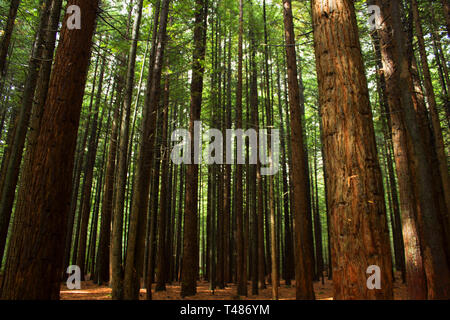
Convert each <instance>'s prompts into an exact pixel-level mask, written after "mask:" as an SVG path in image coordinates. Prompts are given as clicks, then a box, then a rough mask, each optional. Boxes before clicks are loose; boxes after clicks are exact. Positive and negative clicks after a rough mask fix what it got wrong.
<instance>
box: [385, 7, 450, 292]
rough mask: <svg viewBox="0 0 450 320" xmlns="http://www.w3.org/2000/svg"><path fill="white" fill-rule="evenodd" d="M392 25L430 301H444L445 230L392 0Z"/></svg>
mask: <svg viewBox="0 0 450 320" xmlns="http://www.w3.org/2000/svg"><path fill="white" fill-rule="evenodd" d="M390 14H391V17H392V26H393V29H394V43H395V45H396V48H397V50H396V54H395V58H396V61H397V63H398V68H399V87H400V92H401V102H402V105H403V107H404V113H405V125H406V129H407V131H408V133H409V134H410V135H411V141H413V142H414V143H412V146H411V149H412V150H411V153H412V158H413V165H412V166H413V171H414V175H415V179H416V184H415V188H416V194H417V199H418V200H419V202H420V210H418V221H419V226H420V228H421V230H420V232H421V237H422V239H421V248H422V253H423V260H424V263H425V274H426V277H427V287H428V298H429V299H445V298H448V296H449V281H450V275H449V269H448V265H447V261H446V258H445V251H444V248H443V239H442V229H441V226H440V225H439V223H438V217H437V215H438V212H437V206H436V203H435V199H434V197H433V194H432V193H431V192H430V190H433V182H432V176H433V174H432V169H431V168H430V167H429V164H428V155H427V152H426V151H425V150H427V148H426V144H427V143H428V142H425V141H426V140H424V137H423V136H422V134H421V133H422V132H421V130H420V128H419V125H418V124H417V121H418V119H419V122H420V115H418V118H416V113H415V112H416V111H415V110H414V105H413V101H412V97H411V94H410V90H411V88H410V87H411V84H410V72H409V65H408V60H407V59H406V58H405V57H406V56H407V50H406V48H405V42H404V41H405V35H404V32H403V30H402V24H401V17H400V5H399V2H397V1H393V2H392V5H391V12H390Z"/></svg>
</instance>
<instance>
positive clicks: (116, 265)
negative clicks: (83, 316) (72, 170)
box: [111, 0, 143, 299]
mask: <svg viewBox="0 0 450 320" xmlns="http://www.w3.org/2000/svg"><path fill="white" fill-rule="evenodd" d="M142 7H143V0H139V2H138V4H137V6H136V16H135V19H134V24H133V31H132V42H131V46H130V52H129V55H128V69H127V77H126V84H125V97H124V103H123V109H122V120H121V122H122V124H121V126H120V145H119V150H118V151H119V154H118V161H117V170H118V171H117V181H116V195H115V205H114V211H113V212H114V217H113V229H112V242H111V251H112V255H111V258H112V261H111V263H112V281H111V286H112V289H113V290H112V291H113V292H112V298H113V299H122V298H123V297H124V291H125V290H124V279H123V272H124V267H123V261H122V260H123V259H122V233H123V210H124V204H125V191H126V182H127V168H128V161H130V159H128V139H129V131H130V114H131V103H132V99H133V88H134V76H135V74H134V70H135V66H136V53H137V45H138V39H139V31H140V25H141V17H142Z"/></svg>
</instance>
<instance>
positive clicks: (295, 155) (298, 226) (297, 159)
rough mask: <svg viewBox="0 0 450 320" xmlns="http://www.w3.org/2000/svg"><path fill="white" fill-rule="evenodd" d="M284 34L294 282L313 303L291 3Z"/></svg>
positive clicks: (287, 1)
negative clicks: (287, 89)
mask: <svg viewBox="0 0 450 320" xmlns="http://www.w3.org/2000/svg"><path fill="white" fill-rule="evenodd" d="M283 7H284V11H283V12H284V30H285V39H286V58H287V61H286V62H287V70H288V88H289V107H290V125H291V136H290V141H291V146H292V149H291V153H292V155H291V158H292V160H291V161H292V162H291V163H292V165H291V168H290V171H291V181H292V185H291V188H292V189H293V191H292V206H291V208H292V209H293V213H294V234H295V247H294V248H295V260H296V261H295V282H296V298H297V299H314V289H313V283H312V277H313V274H312V273H310V272H308V270H312V269H313V261H312V260H311V255H310V254H309V249H308V248H307V244H308V243H309V241H308V231H307V226H308V219H309V218H308V205H307V204H308V202H309V201H310V199H309V197H308V193H307V189H308V182H307V179H308V177H307V176H306V169H305V167H307V166H308V160H307V159H306V158H305V153H304V142H303V128H302V117H301V113H300V90H299V85H298V75H297V62H296V53H295V45H294V44H295V35H294V25H293V18H292V7H291V1H290V0H283Z"/></svg>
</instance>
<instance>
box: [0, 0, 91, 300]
mask: <svg viewBox="0 0 450 320" xmlns="http://www.w3.org/2000/svg"><path fill="white" fill-rule="evenodd" d="M68 5H78V6H79V7H80V8H81V10H82V12H83V13H84V20H83V21H84V25H83V26H84V28H83V30H68V29H67V27H66V23H65V21H64V23H63V27H62V31H61V38H60V42H59V47H58V50H57V53H56V60H55V64H54V69H53V75H52V77H51V80H50V85H49V91H48V96H47V102H46V105H45V111H44V113H43V115H42V126H41V132H40V134H39V136H38V138H37V143H36V149H35V151H34V154H33V157H32V159H31V161H32V162H33V163H34V165H33V166H32V168H31V169H30V171H27V172H24V173H23V175H22V178H21V179H22V183H21V186H20V189H19V194H21V195H22V196H23V197H22V196H21V197H19V199H20V200H21V201H19V202H18V203H17V208H16V212H15V220H14V224H13V229H12V235H11V240H10V241H11V242H10V243H11V247H10V250H9V251H8V257H7V263H6V268H5V276H4V279H3V283H2V292H1V298H2V299H57V298H58V297H59V286H60V284H59V279H60V275H61V273H62V268H63V265H62V261H63V254H64V238H65V233H66V219H67V214H68V211H69V201H70V193H71V180H70V179H67V177H70V176H71V174H72V170H73V163H74V153H75V145H76V136H77V129H78V124H79V119H80V112H81V104H82V98H83V90H84V85H85V81H86V75H87V69H88V63H89V58H90V54H91V41H92V35H93V32H94V25H95V21H96V12H97V5H98V2H97V1H87V0H72V1H69V3H68ZM43 221H45V223H44V222H43ZM30 243H34V244H35V245H33V246H30ZM30 261H33V263H29V262H30Z"/></svg>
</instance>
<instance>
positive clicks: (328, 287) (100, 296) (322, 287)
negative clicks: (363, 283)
mask: <svg viewBox="0 0 450 320" xmlns="http://www.w3.org/2000/svg"><path fill="white" fill-rule="evenodd" d="M154 290H155V285H153V290H152V293H153V300H179V299H181V298H180V284H179V283H178V282H177V283H172V284H169V285H167V286H166V291H160V292H155V291H154ZM314 291H315V293H316V299H317V300H333V283H332V281H329V280H328V279H325V282H324V284H322V282H315V283H314ZM248 292H249V296H248V297H238V296H237V295H236V285H234V284H230V285H229V286H228V287H226V288H224V289H216V290H214V291H211V290H210V289H209V283H208V282H206V281H199V282H198V284H197V294H196V295H195V296H193V297H187V298H185V300H270V299H271V298H272V288H271V286H270V285H268V286H267V288H266V289H264V290H259V294H258V295H256V296H255V295H251V282H249V283H248ZM394 293H395V299H396V300H404V299H406V286H405V285H404V284H402V283H401V279H400V277H399V275H396V282H395V284H394ZM145 296H146V291H145V289H141V291H140V299H141V300H143V299H145ZM279 296H280V300H294V299H295V282H293V284H292V285H291V286H286V285H285V284H284V282H283V281H282V282H281V286H280V288H279ZM61 299H62V300H110V299H111V288H109V287H108V286H98V285H95V284H94V283H93V282H92V281H84V282H82V284H81V290H68V289H67V288H66V286H65V285H62V286H61Z"/></svg>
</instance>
